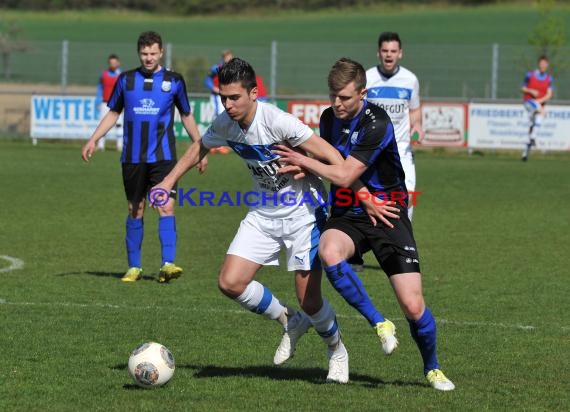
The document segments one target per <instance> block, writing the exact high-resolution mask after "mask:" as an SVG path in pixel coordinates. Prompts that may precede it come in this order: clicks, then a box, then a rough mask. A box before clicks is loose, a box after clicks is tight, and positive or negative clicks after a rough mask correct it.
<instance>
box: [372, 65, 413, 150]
mask: <svg viewBox="0 0 570 412" xmlns="http://www.w3.org/2000/svg"><path fill="white" fill-rule="evenodd" d="M366 88H367V89H368V92H367V96H366V98H367V99H368V101H369V102H371V103H374V104H376V105H378V106H380V107H382V108H383V109H384V110H386V112H387V113H388V115H389V116H390V119H392V123H393V124H394V134H395V135H396V142H397V143H398V151H399V152H400V153H403V152H405V151H406V150H410V148H411V139H410V109H412V110H413V109H418V108H419V107H420V84H419V82H418V78H417V77H416V75H415V74H414V73H412V72H411V71H409V70H408V69H406V68H405V67H402V66H398V71H397V72H396V73H395V74H394V75H393V76H391V77H389V78H388V77H386V76H384V75H383V74H382V73H380V70H378V66H375V67H372V68H370V69H368V70H367V71H366Z"/></svg>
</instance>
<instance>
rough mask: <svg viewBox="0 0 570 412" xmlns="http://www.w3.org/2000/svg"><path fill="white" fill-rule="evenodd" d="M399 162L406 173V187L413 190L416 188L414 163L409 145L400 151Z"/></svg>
mask: <svg viewBox="0 0 570 412" xmlns="http://www.w3.org/2000/svg"><path fill="white" fill-rule="evenodd" d="M400 162H401V163H402V168H403V169H404V173H405V174H406V179H405V182H406V189H408V191H412V192H413V191H414V190H416V165H415V163H414V153H413V152H412V148H411V147H408V148H407V149H406V150H404V151H401V152H400Z"/></svg>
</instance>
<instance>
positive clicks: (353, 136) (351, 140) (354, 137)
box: [350, 131, 358, 144]
mask: <svg viewBox="0 0 570 412" xmlns="http://www.w3.org/2000/svg"><path fill="white" fill-rule="evenodd" d="M357 140H358V131H356V132H354V133H353V134H352V136H350V143H352V144H356V141H357Z"/></svg>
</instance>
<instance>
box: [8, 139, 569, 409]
mask: <svg viewBox="0 0 570 412" xmlns="http://www.w3.org/2000/svg"><path fill="white" fill-rule="evenodd" d="M79 151H80V146H79V145H78V144H68V143H49V142H43V141H42V142H40V144H39V145H38V146H37V147H33V146H32V145H31V144H30V143H29V142H27V141H15V140H7V139H0V165H1V166H0V167H1V170H2V178H3V191H2V196H1V197H0V209H1V210H2V218H1V219H0V256H2V261H0V325H1V326H2V329H1V333H0V347H1V348H2V350H1V351H0V410H2V411H40V410H42V411H77V410H87V411H110V410H113V411H130V410H133V411H134V410H143V411H151V410H169V411H178V410H179V411H188V410H196V411H201V410H208V411H220V410H260V411H297V410H310V411H330V410H339V411H364V410H463V411H466V410H528V411H531V410H532V411H535V410H552V411H560V410H564V409H567V408H568V405H570V390H569V386H568V382H569V380H570V374H569V372H568V368H569V366H570V324H569V322H568V319H567V317H566V314H568V313H569V311H570V303H569V300H568V292H569V291H570V288H569V283H568V267H570V257H569V255H568V245H569V244H570V235H569V233H570V227H569V219H568V218H569V215H568V204H569V201H570V188H569V186H568V179H567V174H568V162H569V160H570V158H569V156H568V155H567V154H564V155H541V154H538V153H537V154H536V155H534V154H533V158H532V159H531V161H530V162H528V163H527V164H524V163H521V162H520V160H519V159H518V157H517V156H514V155H507V154H501V155H499V154H487V155H484V156H472V157H468V156H467V155H466V154H463V153H446V152H418V153H417V157H416V159H417V172H418V188H417V189H418V190H421V191H422V192H423V194H422V195H421V196H420V197H419V199H418V206H417V208H416V210H415V214H414V230H415V235H416V240H417V242H418V247H419V250H420V254H421V256H422V261H423V272H424V288H425V295H426V299H427V301H428V303H429V305H430V306H431V308H432V310H433V312H434V314H435V315H436V317H437V319H438V334H439V345H438V347H439V357H440V361H441V363H442V366H443V369H444V371H445V372H446V374H447V375H448V376H449V377H450V378H451V379H453V381H454V382H455V383H456V385H457V389H456V390H455V391H454V392H452V393H439V392H436V391H434V390H432V389H431V388H429V387H428V386H427V385H426V383H425V381H424V378H423V376H422V373H421V372H422V371H421V369H422V368H421V362H420V356H419V353H418V352H417V349H416V347H415V346H414V345H413V344H412V340H411V338H410V336H409V334H408V331H407V324H406V322H405V320H404V319H403V316H402V314H401V312H400V310H399V309H398V307H397V304H396V302H395V297H394V296H393V293H392V292H391V290H390V288H389V285H388V282H387V279H386V277H385V275H384V273H383V272H382V271H380V270H378V269H377V267H376V266H375V265H374V263H373V261H372V260H370V257H369V256H368V257H367V258H368V260H367V268H366V269H365V271H364V272H362V279H363V282H364V283H365V285H366V286H367V288H368V291H369V292H370V295H371V296H372V298H373V300H374V301H375V302H376V303H377V304H378V305H379V306H380V307H381V309H382V310H383V312H384V313H385V314H386V316H387V317H389V318H391V319H393V320H394V321H395V323H396V326H397V327H398V336H399V338H400V347H399V348H398V350H397V351H396V352H395V354H394V355H393V356H392V357H389V358H387V357H385V356H384V355H383V354H381V350H380V348H379V344H378V342H377V340H376V338H375V336H374V333H373V331H372V330H371V329H370V327H369V326H368V325H367V323H366V322H365V321H364V320H363V319H362V318H360V317H359V316H358V315H357V313H356V311H355V310H353V309H352V308H351V307H349V306H348V305H347V304H345V303H344V301H342V300H341V299H340V298H339V296H338V295H337V294H336V292H335V291H334V290H333V289H332V288H331V287H330V286H329V284H328V282H327V281H326V280H325V281H324V282H323V288H324V293H325V295H326V296H327V297H328V298H329V299H330V301H331V302H332V304H333V306H334V307H335V308H336V310H337V313H338V319H339V323H340V326H341V328H342V330H343V333H344V338H345V342H346V345H347V348H348V350H349V353H350V366H351V383H350V384H348V385H345V386H340V385H331V384H325V382H324V378H325V376H326V369H327V361H326V351H325V347H324V345H323V344H322V343H321V342H320V339H319V338H318V336H317V335H316V334H315V333H314V331H311V332H310V333H309V334H308V335H307V336H306V337H304V338H303V340H301V342H300V344H299V347H298V350H297V354H296V356H295V358H294V359H293V360H291V361H290V363H289V364H287V365H286V366H284V367H281V368H277V367H273V366H272V357H273V353H274V350H275V348H276V345H277V344H278V343H279V340H280V330H279V328H278V326H277V324H276V323H274V322H269V321H266V320H263V319H261V318H259V317H257V316H256V315H254V314H251V313H249V312H246V311H244V310H242V309H241V308H240V307H238V305H237V304H235V303H234V302H232V301H230V300H229V299H227V298H225V297H223V296H222V295H221V294H220V293H219V291H218V290H217V284H216V276H217V271H218V268H219V265H220V263H221V261H222V259H223V256H224V254H225V251H226V248H227V246H228V244H229V242H230V241H231V239H232V236H233V233H234V232H235V230H236V228H237V226H238V224H239V221H240V220H241V218H242V217H243V215H244V214H245V209H241V208H238V207H229V206H228V207H190V206H188V205H185V206H183V207H179V208H178V210H177V216H178V218H177V226H178V238H179V247H178V263H179V264H181V265H182V266H183V267H184V268H185V269H186V273H185V274H184V276H183V277H182V278H180V279H178V280H176V281H173V282H172V283H171V284H168V285H161V284H158V283H157V282H156V281H155V279H156V272H157V269H158V266H159V264H160V260H159V259H160V258H159V245H158V239H157V234H156V225H157V219H156V217H155V216H154V212H153V211H152V210H149V211H148V212H147V213H148V215H147V216H146V219H145V222H146V223H145V226H146V228H145V233H146V236H145V240H144V246H143V267H144V269H145V277H144V278H143V280H141V281H139V282H138V283H136V284H123V283H122V282H120V280H119V278H120V276H121V275H122V274H123V272H124V271H125V269H126V262H125V256H124V255H125V252H124V241H123V236H124V220H125V217H126V213H125V210H126V202H125V201H124V197H123V191H122V184H121V178H120V164H119V161H118V154H117V153H116V152H113V151H107V152H104V153H97V154H96V156H95V157H94V159H93V162H92V164H90V165H85V164H83V163H82V162H81V160H80V156H79ZM180 186H181V187H183V188H185V189H189V188H191V187H196V188H198V189H200V190H211V191H214V192H221V191H223V190H228V191H236V190H247V189H248V188H249V187H250V183H249V177H248V172H247V169H246V168H245V166H243V165H242V164H241V161H240V160H239V159H238V158H237V156H235V155H229V156H220V155H217V156H211V159H210V169H209V171H208V173H207V174H206V175H204V176H200V177H199V176H198V175H197V174H196V173H194V172H191V173H190V174H188V175H187V176H185V177H184V178H183V180H182V181H181V183H180ZM5 256H9V257H13V258H18V259H21V260H22V261H23V262H24V267H23V268H22V269H16V270H7V269H8V266H9V263H8V261H6V260H5V258H4V257H5ZM259 279H260V280H261V281H262V282H264V283H266V284H267V285H269V286H270V287H271V288H272V289H273V291H274V292H275V294H276V295H277V296H279V297H280V298H281V299H282V300H284V301H286V302H290V303H293V304H295V305H296V302H295V301H294V300H295V298H294V291H293V278H292V276H291V275H290V274H288V273H286V272H285V271H284V270H283V269H264V270H263V271H262V272H261V273H260V275H259ZM149 340H155V341H158V342H161V343H163V344H165V345H166V346H167V347H169V348H170V349H171V350H172V352H173V354H174V356H175V359H176V362H177V369H176V372H175V375H174V378H173V379H172V381H171V382H170V383H169V384H168V385H167V386H165V387H163V388H160V389H156V390H141V389H138V388H137V387H135V386H134V385H133V384H132V381H131V379H130V377H129V376H128V373H127V370H126V363H127V360H128V357H129V353H130V351H131V350H132V349H133V348H135V347H136V346H137V345H138V344H140V343H142V342H144V341H149Z"/></svg>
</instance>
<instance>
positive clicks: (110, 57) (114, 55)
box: [107, 53, 119, 60]
mask: <svg viewBox="0 0 570 412" xmlns="http://www.w3.org/2000/svg"><path fill="white" fill-rule="evenodd" d="M111 59H117V60H119V56H117V55H116V54H115V53H111V54H110V55H109V57H107V60H111Z"/></svg>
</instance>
